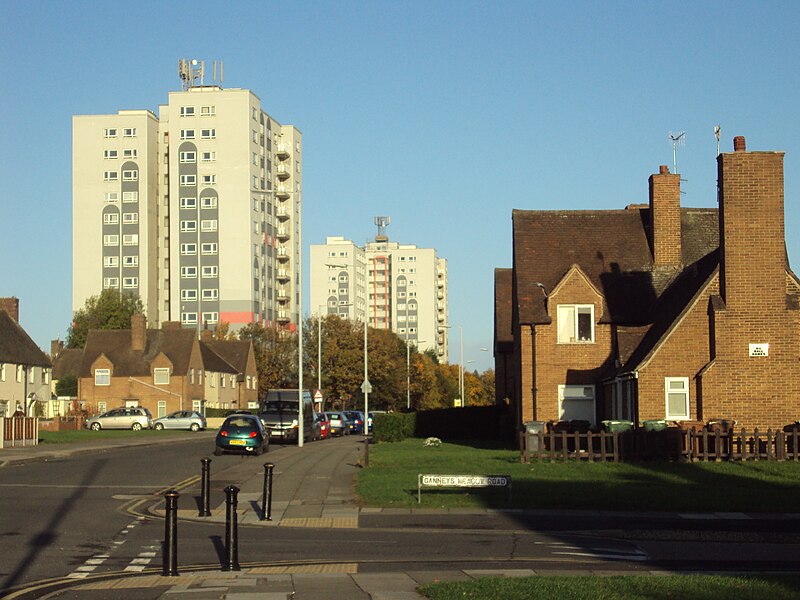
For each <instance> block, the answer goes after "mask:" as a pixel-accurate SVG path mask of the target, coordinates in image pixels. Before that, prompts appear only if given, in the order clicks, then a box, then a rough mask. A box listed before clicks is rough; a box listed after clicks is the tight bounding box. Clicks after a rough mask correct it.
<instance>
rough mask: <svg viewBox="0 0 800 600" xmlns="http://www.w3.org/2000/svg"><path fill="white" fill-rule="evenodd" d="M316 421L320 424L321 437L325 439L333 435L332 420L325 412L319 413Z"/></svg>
mask: <svg viewBox="0 0 800 600" xmlns="http://www.w3.org/2000/svg"><path fill="white" fill-rule="evenodd" d="M316 423H317V424H318V425H319V438H318V439H320V440H324V439H326V438H329V437H331V421H330V419H329V418H328V415H326V414H325V413H317V418H316Z"/></svg>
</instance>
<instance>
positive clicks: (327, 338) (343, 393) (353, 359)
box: [304, 315, 364, 404]
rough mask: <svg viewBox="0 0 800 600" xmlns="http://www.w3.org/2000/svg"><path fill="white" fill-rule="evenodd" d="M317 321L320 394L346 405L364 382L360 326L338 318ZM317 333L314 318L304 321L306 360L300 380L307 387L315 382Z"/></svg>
mask: <svg viewBox="0 0 800 600" xmlns="http://www.w3.org/2000/svg"><path fill="white" fill-rule="evenodd" d="M321 321H322V391H323V393H324V394H325V398H326V401H328V400H330V401H340V402H343V403H347V402H348V401H349V400H350V399H351V398H352V397H353V396H355V395H357V394H359V393H360V387H361V382H362V381H363V379H364V366H363V365H364V362H363V361H364V344H363V333H362V332H363V326H362V325H361V324H359V323H355V322H353V321H350V320H347V319H342V318H340V317H339V316H338V315H327V316H325V317H323V318H322V319H321ZM319 330H320V327H319V321H318V320H317V319H313V320H312V319H310V320H308V321H307V323H306V328H305V332H306V336H305V338H304V342H305V344H306V346H305V348H306V351H305V353H304V354H305V356H306V357H307V358H308V360H307V361H306V365H307V366H306V370H305V371H304V377H305V378H306V379H305V380H306V381H308V382H309V384H310V385H309V386H308V387H313V386H314V385H316V381H317V368H318V364H317V349H318V347H319V346H318V344H319V338H318V335H319ZM311 382H313V384H312V383H311ZM338 403H339V402H337V404H338Z"/></svg>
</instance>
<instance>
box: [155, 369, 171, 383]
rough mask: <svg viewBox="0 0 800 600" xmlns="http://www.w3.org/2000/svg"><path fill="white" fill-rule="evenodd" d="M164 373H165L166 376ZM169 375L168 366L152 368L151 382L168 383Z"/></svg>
mask: <svg viewBox="0 0 800 600" xmlns="http://www.w3.org/2000/svg"><path fill="white" fill-rule="evenodd" d="M164 375H166V378H165V377H164ZM169 375H170V373H169V367H156V368H155V369H153V384H154V385H169Z"/></svg>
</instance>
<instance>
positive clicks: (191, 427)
mask: <svg viewBox="0 0 800 600" xmlns="http://www.w3.org/2000/svg"><path fill="white" fill-rule="evenodd" d="M189 429H190V430H192V431H199V430H200V425H198V424H197V423H192V424H191V425H189Z"/></svg>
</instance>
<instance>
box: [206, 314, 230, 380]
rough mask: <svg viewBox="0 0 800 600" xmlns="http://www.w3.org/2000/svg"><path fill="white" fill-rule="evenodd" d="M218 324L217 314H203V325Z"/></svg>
mask: <svg viewBox="0 0 800 600" xmlns="http://www.w3.org/2000/svg"><path fill="white" fill-rule="evenodd" d="M218 322H219V313H218V312H204V313H203V323H209V324H211V325H213V324H215V323H218ZM223 387H225V386H223Z"/></svg>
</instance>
